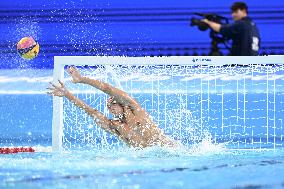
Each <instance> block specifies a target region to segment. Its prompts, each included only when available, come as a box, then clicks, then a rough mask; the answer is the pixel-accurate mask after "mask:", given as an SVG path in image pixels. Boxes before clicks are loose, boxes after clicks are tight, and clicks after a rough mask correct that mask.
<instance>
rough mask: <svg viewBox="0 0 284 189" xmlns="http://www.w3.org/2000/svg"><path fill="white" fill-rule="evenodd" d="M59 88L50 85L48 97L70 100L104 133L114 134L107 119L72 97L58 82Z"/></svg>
mask: <svg viewBox="0 0 284 189" xmlns="http://www.w3.org/2000/svg"><path fill="white" fill-rule="evenodd" d="M59 83H60V86H57V85H54V84H52V83H50V84H51V86H50V87H48V88H47V89H49V90H50V91H49V92H47V93H48V94H50V95H54V96H58V97H66V98H67V99H68V100H70V101H71V102H72V103H74V104H75V105H76V106H77V107H79V108H81V109H83V110H84V111H85V112H86V113H87V114H89V115H90V116H92V117H93V118H94V120H95V122H96V123H97V124H98V125H99V126H100V127H101V128H102V129H104V130H105V131H107V132H110V133H112V134H113V133H114V132H113V129H111V128H113V127H112V122H111V120H109V119H108V118H107V117H105V116H104V115H103V114H102V113H101V112H99V111H98V110H95V109H93V108H92V107H90V106H89V105H88V104H86V103H85V102H84V101H82V100H81V99H79V98H77V97H76V96H74V95H73V94H72V93H71V92H70V91H69V90H68V89H67V88H66V87H65V86H64V84H63V83H62V82H61V81H59Z"/></svg>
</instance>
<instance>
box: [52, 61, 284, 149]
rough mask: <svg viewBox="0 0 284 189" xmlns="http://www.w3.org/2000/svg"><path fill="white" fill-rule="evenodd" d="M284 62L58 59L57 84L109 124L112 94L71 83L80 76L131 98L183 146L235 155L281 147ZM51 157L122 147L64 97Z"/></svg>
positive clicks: (56, 103) (56, 110) (57, 101)
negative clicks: (212, 147) (206, 143)
mask: <svg viewBox="0 0 284 189" xmlns="http://www.w3.org/2000/svg"><path fill="white" fill-rule="evenodd" d="M283 63H284V57H283V56H266V57H90V56H75V57H72V56H67V57H66V56H57V57H55V64H54V82H57V80H58V79H60V80H62V81H64V83H65V85H66V87H67V88H68V89H69V90H70V91H71V92H72V93H73V94H74V95H75V96H76V97H77V98H80V99H82V100H83V101H85V102H86V103H87V104H89V105H90V106H91V107H93V108H94V109H97V110H99V111H100V112H102V113H103V114H105V115H106V116H107V117H109V118H111V115H110V113H109V112H108V110H107V107H106V101H107V98H108V95H106V94H104V93H103V92H101V91H99V90H97V89H96V88H94V87H92V86H89V85H85V84H73V83H72V82H71V80H72V78H71V77H70V76H69V75H68V73H67V72H66V68H67V66H69V65H74V66H76V68H77V69H78V70H79V71H80V72H81V74H82V75H83V76H87V77H90V78H93V79H97V80H101V81H103V82H107V83H110V84H111V85H113V86H115V87H117V88H119V89H122V90H124V91H126V92H127V93H128V94H130V95H131V96H132V97H134V98H135V99H136V100H137V101H138V102H139V103H140V104H141V106H142V107H143V108H144V109H145V110H147V111H148V112H149V114H150V115H151V117H152V119H153V120H154V121H155V123H156V124H157V125H158V126H159V127H160V128H161V129H162V130H163V131H164V132H165V133H166V134H167V135H169V136H171V137H172V138H174V139H175V140H179V141H180V142H181V143H183V144H184V145H185V146H188V147H189V146H190V145H192V144H195V143H198V142H200V141H202V140H203V139H204V138H206V137H207V138H208V136H209V137H210V138H211V140H212V142H213V143H226V144H227V146H229V147H230V148H277V147H282V146H283V140H284V138H283V136H284V130H283V119H284V108H283V107H284V65H283ZM52 145H53V150H55V151H56V150H60V149H62V148H65V149H71V148H104V149H112V148H117V147H119V146H122V145H124V144H123V143H121V142H120V141H119V140H118V139H117V138H116V137H115V136H112V135H110V134H108V133H106V132H105V131H103V130H102V129H101V128H100V127H99V126H98V125H96V123H95V122H94V120H93V119H92V118H91V117H90V116H88V115H87V114H86V113H85V112H84V111H83V110H81V109H79V108H77V107H76V106H75V105H74V104H73V103H72V102H70V101H69V100H68V99H66V98H60V97H54V99H53V131H52Z"/></svg>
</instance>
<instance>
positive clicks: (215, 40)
mask: <svg viewBox="0 0 284 189" xmlns="http://www.w3.org/2000/svg"><path fill="white" fill-rule="evenodd" d="M194 14H195V15H198V16H201V17H203V18H202V19H207V20H210V21H212V22H216V23H219V24H228V23H229V19H228V18H226V17H223V16H220V15H217V14H206V13H194ZM202 19H200V18H199V19H198V18H194V17H193V18H191V20H190V26H197V27H198V29H199V30H200V31H206V30H207V29H208V28H210V27H209V25H208V24H206V23H205V22H203V21H202ZM210 29H211V28H210ZM210 38H211V51H210V53H209V55H213V56H219V55H223V54H222V52H221V51H220V48H219V46H218V44H220V43H222V44H224V45H225V48H227V49H228V50H229V51H231V49H230V48H229V47H228V45H227V39H225V38H224V37H223V36H221V35H220V34H219V33H217V32H215V31H214V30H212V29H211V30H210Z"/></svg>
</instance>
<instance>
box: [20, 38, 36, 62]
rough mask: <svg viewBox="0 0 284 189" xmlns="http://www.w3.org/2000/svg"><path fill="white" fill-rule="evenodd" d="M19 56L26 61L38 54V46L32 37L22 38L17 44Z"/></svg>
mask: <svg viewBox="0 0 284 189" xmlns="http://www.w3.org/2000/svg"><path fill="white" fill-rule="evenodd" d="M17 51H18V53H19V55H20V56H21V57H22V58H24V59H27V60H31V59H33V58H35V57H36V56H37V55H38V53H39V44H38V43H37V42H36V41H35V40H34V38H32V37H24V38H22V39H21V40H20V41H19V42H18V43H17Z"/></svg>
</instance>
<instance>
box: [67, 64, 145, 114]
mask: <svg viewBox="0 0 284 189" xmlns="http://www.w3.org/2000/svg"><path fill="white" fill-rule="evenodd" d="M67 71H68V73H69V74H70V75H71V76H72V78H73V80H72V82H73V83H83V84H88V85H91V86H93V87H95V88H97V89H99V90H101V91H103V92H104V93H106V94H109V95H110V96H113V97H114V98H115V100H116V101H118V103H120V104H124V105H128V106H130V107H132V109H134V110H136V109H141V107H140V104H139V103H138V102H136V100H135V99H133V98H132V97H131V96H129V95H128V94H127V93H126V92H124V91H122V90H120V89H118V88H116V87H114V86H112V85H110V84H108V83H105V82H102V81H99V80H97V79H91V78H88V77H83V76H81V74H80V72H79V71H78V70H77V69H76V68H75V67H73V66H70V67H69V68H68V70H67Z"/></svg>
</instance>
